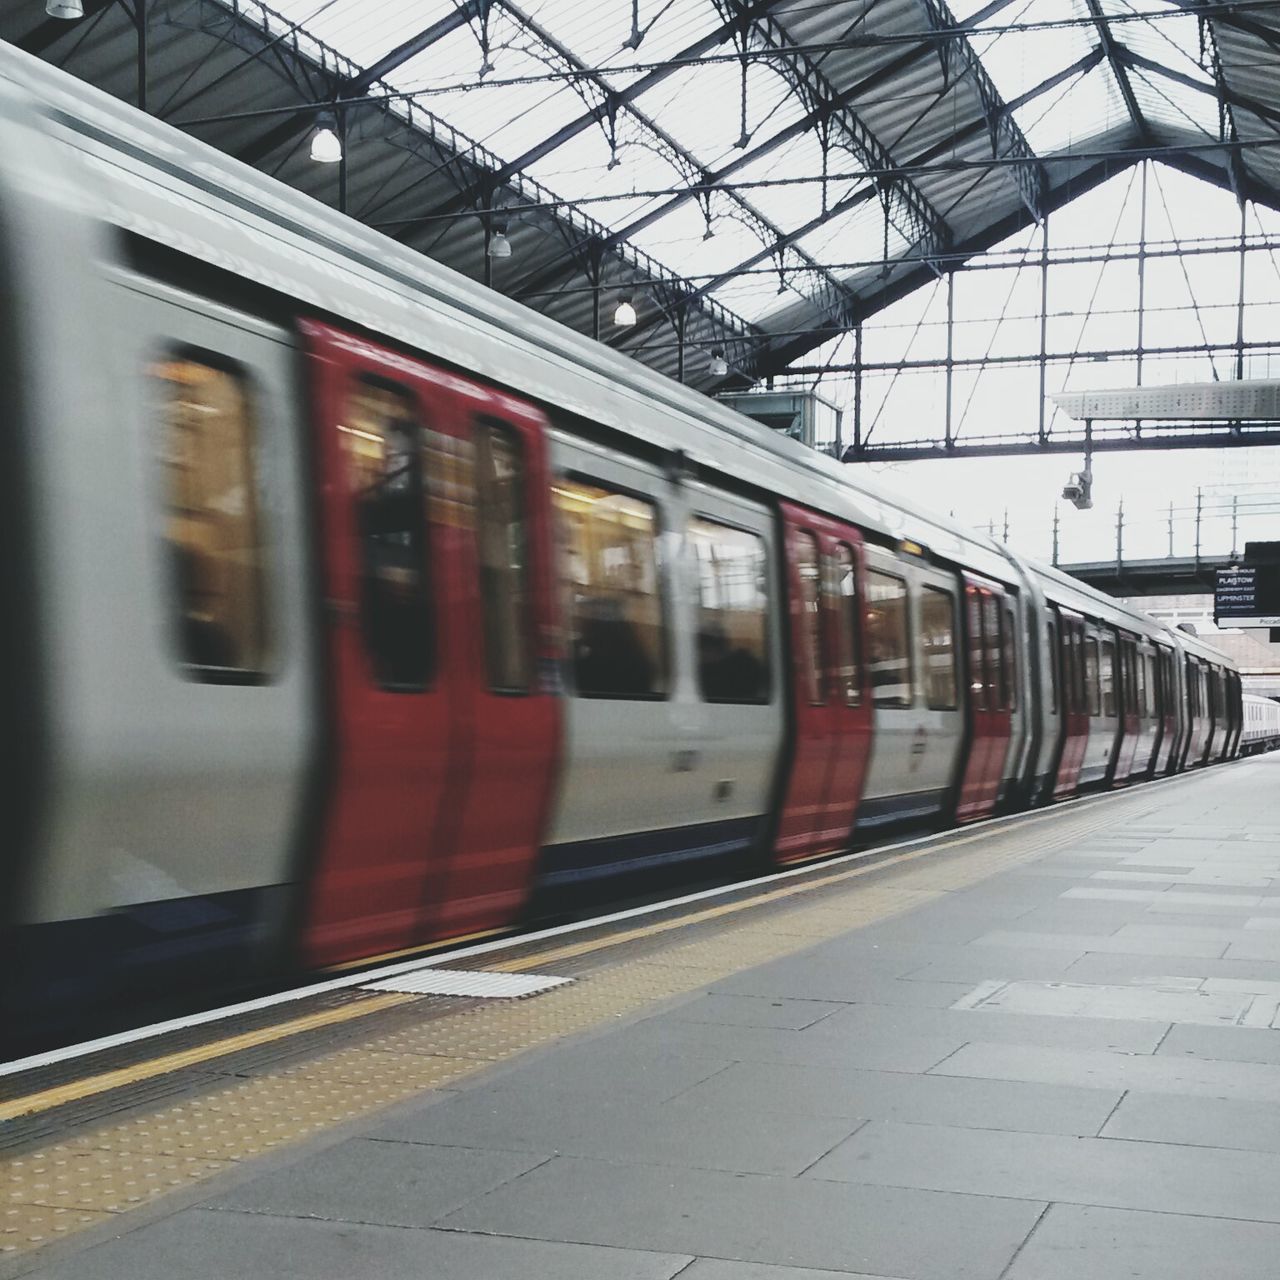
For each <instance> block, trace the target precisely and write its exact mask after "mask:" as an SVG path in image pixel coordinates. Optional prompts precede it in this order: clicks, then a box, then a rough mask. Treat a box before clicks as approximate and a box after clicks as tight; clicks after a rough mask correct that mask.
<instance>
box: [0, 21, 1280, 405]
mask: <svg viewBox="0 0 1280 1280" xmlns="http://www.w3.org/2000/svg"><path fill="white" fill-rule="evenodd" d="M85 11H86V16H85V18H84V19H83V20H82V21H80V22H77V23H67V22H63V21H59V20H57V19H51V18H46V17H45V16H44V12H43V5H41V4H40V3H39V2H38V0H0V36H3V37H4V38H6V39H8V40H10V41H12V42H14V43H16V44H18V45H20V46H22V47H25V48H26V49H28V50H29V51H31V52H34V53H37V54H39V55H40V56H42V57H45V58H47V59H50V60H53V61H57V62H59V63H60V64H62V65H63V66H65V67H66V68H67V69H68V70H69V71H71V72H72V73H74V74H76V75H79V76H81V77H82V78H84V79H86V80H88V81H90V82H91V83H94V84H97V85H99V86H100V87H102V88H105V89H107V90H108V91H109V92H112V93H114V94H116V95H118V96H120V97H123V98H126V99H131V100H140V99H142V98H143V97H144V96H145V105H146V107H147V109H148V110H149V111H150V112H152V113H153V114H156V115H159V116H161V117H162V118H165V119H167V120H169V121H170V122H172V123H173V124H175V125H177V126H179V127H180V128H183V129H185V130H187V131H188V132H189V133H191V134H192V135H194V136H196V137H199V138H201V139H203V140H205V141H207V142H210V143H212V144H214V145H216V146H218V147H220V148H222V149H224V150H226V151H228V152H230V153H231V154H234V155H237V156H239V157H240V158H241V159H243V160H245V161H247V162H248V163H250V164H253V165H256V166H258V167H259V168H262V169H265V170H267V171H268V172H271V173H274V174H276V175H277V176H278V177H280V178H281V179H282V180H284V181H285V182H287V183H289V184H291V185H292V186H295V187H297V188H299V189H300V190H303V191H305V192H308V193H309V194H311V195H313V196H315V197H316V198H317V199H321V200H324V201H326V202H328V203H331V204H332V203H341V205H342V206H343V207H345V209H346V210H347V212H348V213H350V214H351V215H352V216H354V217H357V218H360V219H361V220H363V221H365V222H367V223H370V224H371V225H373V226H376V227H378V228H380V229H382V230H383V231H385V232H386V233H387V234H388V235H391V236H394V237H395V238H397V239H398V240H401V241H403V242H405V243H408V244H410V245H413V246H415V247H417V248H420V249H421V250H422V251H423V252H425V253H428V254H430V255H432V256H433V257H435V258H437V259H439V260H441V261H444V262H446V263H448V264H449V265H451V266H453V267H455V268H457V269H458V270H460V271H463V272H464V273H466V274H468V275H470V276H472V277H473V278H477V279H482V278H484V277H485V275H486V270H487V271H488V272H489V273H490V274H491V279H492V283H493V285H494V287H496V288H498V289H500V290H501V291H502V292H504V293H506V294H507V295H509V296H513V297H516V298H519V299H521V300H523V301H525V302H527V303H528V304H529V305H530V306H532V307H535V308H536V309H538V310H540V311H543V312H545V313H547V314H549V315H552V316H554V317H555V318H557V319H559V320H561V321H563V322H564V323H566V324H568V325H570V326H572V327H573V328H575V329H578V330H580V331H582V332H587V333H590V332H593V331H595V330H597V329H598V332H599V336H600V337H601V338H602V339H603V340H604V341H607V342H609V343H610V344H611V345H613V346H616V347H618V348H620V349H622V350H627V351H630V352H632V353H634V354H635V355H636V356H637V357H638V358H640V359H642V360H644V361H645V362H646V363H649V364H651V365H653V366H655V367H657V368H659V369H662V370H663V371H665V372H667V373H671V374H674V375H681V374H682V375H683V377H684V380H685V381H686V382H689V383H691V384H692V385H695V386H700V387H703V388H705V389H710V388H711V387H713V386H714V385H716V384H717V383H723V382H725V380H726V379H725V378H724V377H723V376H717V375H715V374H713V373H712V372H711V369H710V367H709V357H710V356H711V354H712V353H713V352H723V354H724V357H725V358H726V360H727V361H728V363H729V366H730V373H729V375H728V377H729V380H730V381H732V380H734V379H735V378H737V379H741V378H748V379H755V378H760V377H765V376H768V375H770V374H773V373H780V372H782V371H783V370H785V368H786V367H787V365H788V363H789V362H791V361H793V360H795V359H796V357H798V356H799V355H801V354H803V353H804V352H806V351H809V350H811V349H813V348H814V347H817V346H819V345H820V344H821V343H823V342H825V341H827V340H829V339H830V338H831V337H833V336H835V335H836V334H838V333H840V332H844V331H846V330H847V329H848V328H849V327H851V326H852V325H854V324H856V323H857V321H858V320H859V319H861V318H863V317H866V316H870V315H872V314H874V313H875V312H876V311H877V310H878V309H879V308H881V307H883V306H885V305H886V304H887V303H889V302H891V301H893V300H895V299H897V298H899V297H901V296H903V295H904V294H905V293H907V292H909V291H911V290H912V289H914V288H916V287H918V286H919V285H920V284H922V283H925V282H927V281H928V280H930V279H933V278H935V277H936V275H937V274H939V273H945V272H946V271H947V270H948V269H949V268H952V267H954V266H956V265H959V264H962V263H963V262H964V261H965V260H967V259H968V258H969V257H971V256H973V255H974V254H976V253H979V252H981V251H982V250H984V249H986V248H988V247H990V246H992V245H994V244H996V243H998V242H999V241H1001V240H1003V239H1004V238H1005V237H1007V236H1008V235H1010V234H1011V233H1013V232H1014V231H1016V230H1018V229H1019V228H1020V227H1024V226H1026V225H1028V224H1029V223H1031V222H1034V221H1038V220H1040V219H1042V218H1043V217H1044V216H1046V215H1047V214H1048V213H1049V212H1050V211H1051V210H1052V209H1054V208H1056V207H1058V206H1060V205H1062V204H1064V203H1066V202H1067V201H1069V200H1071V199H1073V198H1074V197H1075V196H1077V195H1079V194H1082V193H1083V192H1084V191H1086V190H1088V189H1090V188H1091V187H1093V186H1095V185H1096V184H1098V183H1099V182H1102V181H1104V180H1105V179H1106V178H1108V177H1110V176H1112V175H1113V174H1115V173H1117V172H1119V171H1120V170H1122V169H1124V168H1126V167H1127V166H1129V165H1132V164H1134V163H1136V162H1137V161H1138V160H1140V159H1143V158H1147V157H1151V158H1158V159H1160V160H1162V161H1164V162H1166V163H1168V164H1171V165H1173V166H1176V167H1178V168H1180V169H1182V170H1184V171H1186V172H1189V173H1192V174H1195V175H1197V176H1200V177H1203V178H1205V179H1207V180H1208V181H1210V182H1213V183H1215V184H1217V185H1220V186H1223V187H1227V188H1229V189H1231V190H1233V191H1234V192H1236V194H1237V195H1238V196H1240V198H1242V199H1250V200H1257V201H1261V202H1263V203H1266V204H1268V205H1272V206H1274V207H1277V208H1280V77H1278V76H1277V74H1276V72H1277V70H1280V4H1276V3H1275V2H1274V0H1229V2H1228V0H1222V2H1216V0H986V2H985V3H984V2H983V0H952V3H951V4H950V5H948V4H947V3H946V0H630V3H626V2H624V0H617V2H616V3H613V4H600V5H596V4H589V3H585V2H584V0H376V3H375V2H371V0H274V6H273V7H267V6H265V5H262V4H260V3H257V0H148V2H147V3H142V0H132V2H131V3H130V4H129V5H127V6H126V4H125V3H123V0H85ZM139 15H145V41H143V40H142V39H141V38H140V32H139V27H138V21H139ZM144 45H145V50H146V59H145V76H142V75H140V74H139V58H138V54H139V51H140V49H142V48H143V46H144ZM144 84H145V95H144V94H143V86H144ZM322 112H331V113H332V119H333V122H334V124H335V125H336V126H337V128H338V129H339V131H340V132H341V133H342V134H343V135H344V141H345V159H344V161H343V163H342V164H340V165H324V164H319V163H316V162H315V161H313V160H312V159H311V158H310V154H309V152H310V139H311V136H312V135H313V133H314V131H315V129H316V127H317V124H318V123H320V122H322V115H321V113H322ZM498 232H501V233H502V234H503V235H505V236H506V238H507V241H508V243H509V245H510V248H511V254H510V256H509V257H505V258H494V257H491V256H490V255H489V254H488V253H487V252H486V246H487V245H488V244H490V243H491V237H492V236H494V235H495V234H497V233H498ZM623 298H629V299H630V300H631V301H632V302H633V304H634V306H635V309H636V311H637V313H638V322H637V323H636V324H635V325H634V326H632V327H625V328H624V327H621V326H616V325H614V324H613V322H612V318H613V310H614V307H615V306H616V305H617V303H618V302H619V301H620V300H622V299H623ZM682 336H683V341H681V337H682ZM682 352H683V355H682Z"/></svg>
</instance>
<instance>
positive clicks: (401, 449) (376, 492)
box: [338, 379, 432, 693]
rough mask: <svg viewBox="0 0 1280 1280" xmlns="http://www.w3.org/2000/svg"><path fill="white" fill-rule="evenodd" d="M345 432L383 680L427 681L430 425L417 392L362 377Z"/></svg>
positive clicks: (391, 685) (378, 676) (364, 615)
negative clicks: (426, 462)
mask: <svg viewBox="0 0 1280 1280" xmlns="http://www.w3.org/2000/svg"><path fill="white" fill-rule="evenodd" d="M338 430H339V431H340V432H341V438H342V445H343V452H344V453H345V455H346V476H347V485H348V488H349V490H350V493H351V502H352V512H353V520H354V524H355V536H356V545H357V555H358V557H359V565H360V568H359V572H360V634H361V637H362V639H363V641H364V651H365V657H366V658H367V660H368V662H369V667H370V669H371V671H372V674H373V678H374V680H375V681H376V682H377V684H378V686H379V687H380V688H382V689H386V690H388V691H390V692H394V693H416V692H420V691H421V690H423V689H425V688H426V687H427V680H428V677H429V675H430V672H431V661H432V653H431V645H432V620H431V604H430V598H429V596H428V591H427V549H426V515H425V506H424V502H423V490H422V427H421V424H420V422H419V420H418V412H417V408H416V406H415V404H414V401H413V398H412V397H411V396H410V395H409V394H408V392H406V391H404V390H403V389H402V388H400V387H397V386H394V385H392V384H390V383H384V382H375V381H372V380H366V379H359V380H357V381H356V382H355V383H354V384H353V385H352V387H351V390H350V391H349V393H348V395H347V403H346V407H345V410H344V413H343V420H342V423H341V425H340V426H339V428H338Z"/></svg>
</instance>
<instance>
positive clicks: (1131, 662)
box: [1112, 632, 1141, 786]
mask: <svg viewBox="0 0 1280 1280" xmlns="http://www.w3.org/2000/svg"><path fill="white" fill-rule="evenodd" d="M1116 665H1117V667H1118V668H1119V672H1120V680H1119V689H1118V696H1119V703H1120V705H1119V707H1118V708H1117V709H1118V711H1119V713H1120V721H1121V732H1120V747H1119V751H1118V753H1117V755H1116V766H1115V772H1114V774H1113V777H1112V781H1113V783H1114V785H1116V786H1121V785H1123V784H1124V783H1125V782H1127V781H1128V780H1129V775H1130V774H1131V773H1132V772H1133V761H1134V755H1135V753H1136V752H1137V749H1138V736H1139V733H1140V732H1141V726H1140V725H1139V723H1138V649H1137V643H1136V641H1135V640H1134V639H1133V637H1132V636H1127V635H1125V634H1124V633H1123V632H1117V634H1116Z"/></svg>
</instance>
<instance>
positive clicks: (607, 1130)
mask: <svg viewBox="0 0 1280 1280" xmlns="http://www.w3.org/2000/svg"><path fill="white" fill-rule="evenodd" d="M687 1096H688V1095H686V1097H687ZM860 1123H861V1121H860V1120H859V1119H857V1118H850V1117H844V1116H836V1115H832V1114H831V1113H828V1114H826V1115H808V1116H801V1115H795V1114H791V1115H786V1114H782V1113H778V1112H771V1111H766V1110H758V1111H757V1112H756V1113H755V1114H752V1115H751V1117H750V1122H749V1123H744V1117H743V1115H742V1113H741V1112H738V1113H730V1112H728V1111H726V1110H724V1109H713V1108H700V1107H699V1106H697V1105H696V1104H695V1103H689V1102H686V1101H683V1100H678V1101H676V1102H671V1103H666V1104H648V1105H646V1104H643V1103H637V1102H636V1101H635V1100H634V1099H629V1098H627V1097H626V1096H625V1094H619V1095H617V1096H616V1097H614V1098H609V1099H606V1098H603V1097H600V1096H596V1097H594V1098H574V1097H573V1096H571V1095H567V1094H556V1095H548V1094H546V1093H539V1092H533V1091H530V1090H524V1089H520V1090H504V1091H496V1090H492V1091H491V1090H483V1089H482V1090H471V1091H468V1092H467V1093H464V1094H461V1095H459V1096H457V1097H455V1098H451V1099H450V1100H448V1101H447V1102H443V1103H440V1104H437V1105H436V1106H432V1107H427V1108H425V1109H424V1110H422V1111H420V1112H418V1113H417V1114H416V1115H407V1116H406V1115H401V1116H398V1117H397V1118H396V1119H395V1120H394V1121H392V1122H391V1123H389V1124H385V1125H382V1126H380V1127H378V1128H375V1129H373V1130H372V1131H371V1132H370V1135H369V1136H370V1137H373V1138H378V1139H382V1140H383V1141H384V1142H389V1143H392V1144H403V1145H404V1146H405V1149H406V1152H407V1153H409V1154H402V1155H398V1156H397V1157H396V1159H395V1161H388V1163H397V1164H402V1165H405V1166H407V1167H413V1165H414V1164H415V1162H419V1163H430V1162H431V1161H432V1160H433V1159H434V1158H435V1157H434V1155H433V1154H432V1153H434V1152H436V1151H441V1152H444V1151H448V1150H449V1149H450V1148H453V1147H470V1148H485V1149H488V1150H489V1151H492V1152H497V1151H507V1152H510V1151H526V1152H533V1153H537V1154H539V1155H547V1156H550V1155H555V1154H557V1153H562V1154H566V1155H574V1156H585V1157H591V1158H595V1159H599V1160H625V1161H628V1162H632V1163H638V1164H654V1165H679V1166H682V1167H686V1168H691V1169H726V1170H729V1171H731V1172H740V1173H772V1174H786V1175H794V1174H798V1173H800V1172H801V1170H803V1169H806V1168H807V1167H808V1166H809V1165H811V1164H812V1163H813V1162H814V1161H815V1160H817V1159H818V1158H819V1157H820V1156H822V1155H824V1154H825V1153H826V1152H828V1151H830V1150H831V1148H832V1147H833V1146H835V1145H836V1143H838V1142H840V1141H841V1140H842V1139H844V1138H846V1137H848V1136H849V1134H851V1133H852V1132H853V1131H854V1129H856V1128H857V1127H858V1125H859V1124H860ZM418 1143H424V1144H435V1145H430V1146H418V1145H416V1144H418ZM374 1145H381V1144H374ZM415 1152H416V1153H417V1154H416V1155H415V1154H413V1153H415ZM527 1163H529V1165H530V1166H531V1165H532V1164H533V1163H536V1159H535V1160H534V1161H529V1162H527Z"/></svg>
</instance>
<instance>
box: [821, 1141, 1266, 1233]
mask: <svg viewBox="0 0 1280 1280" xmlns="http://www.w3.org/2000/svg"><path fill="white" fill-rule="evenodd" d="M804 1176H805V1179H806V1180H807V1179H817V1178H821V1179H824V1180H837V1181H846V1182H857V1183H866V1184H871V1185H878V1186H892V1187H918V1188H920V1189H922V1190H929V1191H958V1192H963V1191H967V1192H972V1193H975V1194H977V1195H988V1196H1007V1197H1025V1198H1027V1199H1028V1200H1035V1201H1046V1200H1047V1201H1050V1202H1052V1203H1055V1204H1061V1203H1073V1204H1090V1205H1105V1206H1107V1207H1110V1208H1113V1209H1149V1210H1152V1211H1155V1212H1162V1213H1190V1214H1201V1215H1205V1216H1208V1217H1225V1218H1248V1219H1252V1220H1254V1221H1257V1222H1277V1221H1280V1156H1276V1155H1274V1154H1272V1153H1271V1152H1263V1151H1221V1150H1215V1149H1211V1148H1206V1147H1186V1146H1173V1145H1169V1144H1165V1143H1158V1142H1125V1141H1116V1140H1115V1139H1112V1138H1071V1137H1063V1136H1061V1135H1059V1134H1046V1133H1015V1132H1012V1131H1004V1132H996V1131H994V1130H990V1129H959V1128H945V1127H943V1126H940V1125H921V1124H895V1123H892V1122H885V1121H872V1122H871V1123H870V1124H868V1125H865V1126H863V1128H861V1129H859V1130H858V1132H857V1133H855V1134H854V1135H853V1136H852V1137H850V1138H849V1139H847V1140H846V1141H845V1142H843V1143H841V1144H840V1146H838V1147H837V1148H836V1149H835V1150H834V1151H832V1152H831V1154H830V1155H828V1156H824V1157H823V1158H822V1159H821V1160H819V1161H818V1163H817V1164H815V1165H814V1166H813V1167H812V1168H811V1169H809V1170H808V1172H807V1173H806V1174H805V1175H804Z"/></svg>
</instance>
